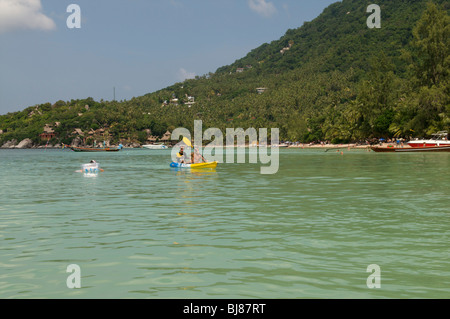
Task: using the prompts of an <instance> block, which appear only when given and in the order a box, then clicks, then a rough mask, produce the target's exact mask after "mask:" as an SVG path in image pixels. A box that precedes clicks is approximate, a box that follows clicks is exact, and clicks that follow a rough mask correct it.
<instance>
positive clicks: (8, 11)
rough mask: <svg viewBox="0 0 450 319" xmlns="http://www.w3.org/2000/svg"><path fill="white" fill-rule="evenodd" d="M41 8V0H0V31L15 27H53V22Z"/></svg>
mask: <svg viewBox="0 0 450 319" xmlns="http://www.w3.org/2000/svg"><path fill="white" fill-rule="evenodd" d="M41 10H42V5H41V0H0V33H2V32H8V31H12V30H17V29H40V30H52V29H55V28H56V25H55V22H53V20H52V19H50V18H49V17H47V16H46V15H44V14H43V13H42V12H41Z"/></svg>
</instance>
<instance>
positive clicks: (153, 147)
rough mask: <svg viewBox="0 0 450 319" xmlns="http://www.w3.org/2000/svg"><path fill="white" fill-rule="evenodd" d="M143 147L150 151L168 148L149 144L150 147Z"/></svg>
mask: <svg viewBox="0 0 450 319" xmlns="http://www.w3.org/2000/svg"><path fill="white" fill-rule="evenodd" d="M142 147H144V148H146V149H149V150H164V149H166V148H168V147H167V146H166V145H162V144H160V145H153V144H149V145H142Z"/></svg>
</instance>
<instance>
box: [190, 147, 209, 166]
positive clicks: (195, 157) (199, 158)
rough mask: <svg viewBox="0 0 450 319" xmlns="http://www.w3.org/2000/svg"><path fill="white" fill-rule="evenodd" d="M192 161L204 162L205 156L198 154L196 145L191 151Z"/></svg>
mask: <svg viewBox="0 0 450 319" xmlns="http://www.w3.org/2000/svg"><path fill="white" fill-rule="evenodd" d="M191 162H192V163H206V160H205V158H204V157H203V156H202V154H200V151H199V150H198V147H196V148H195V149H194V153H192V160H191Z"/></svg>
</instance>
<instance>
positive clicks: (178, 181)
mask: <svg viewBox="0 0 450 319" xmlns="http://www.w3.org/2000/svg"><path fill="white" fill-rule="evenodd" d="M91 159H96V160H97V161H98V162H100V164H101V167H102V168H103V169H104V170H105V171H104V172H103V173H100V174H99V176H98V177H93V178H92V177H85V176H83V174H80V173H76V172H75V170H78V169H80V165H81V164H83V163H87V162H89V160H91ZM169 161H170V150H169V151H167V150H156V151H155V150H123V151H121V152H118V153H103V154H92V153H75V152H71V151H68V150H0V298H449V297H450V258H449V257H450V250H449V230H450V201H449V196H450V193H449V187H448V184H449V180H450V179H449V168H450V154H444V153H442V154H409V153H405V154H377V153H373V152H367V151H356V150H355V151H347V150H345V151H344V155H340V154H339V153H336V152H334V151H330V152H324V151H323V150H301V149H299V150H291V149H285V150H280V169H279V171H278V173H277V174H275V175H261V174H260V167H261V165H260V164H220V165H219V166H218V167H217V169H216V170H215V171H188V170H185V171H180V170H178V171H177V170H173V169H170V168H169V165H168V164H169ZM70 264H77V265H79V266H80V268H81V285H82V288H81V289H68V288H67V285H66V279H67V277H68V276H69V275H70V273H67V272H66V268H67V266H68V265H70ZM371 264H377V265H379V266H380V268H381V288H380V289H369V288H368V287H367V284H366V281H367V278H368V276H369V275H370V273H368V272H367V267H368V266H369V265H371Z"/></svg>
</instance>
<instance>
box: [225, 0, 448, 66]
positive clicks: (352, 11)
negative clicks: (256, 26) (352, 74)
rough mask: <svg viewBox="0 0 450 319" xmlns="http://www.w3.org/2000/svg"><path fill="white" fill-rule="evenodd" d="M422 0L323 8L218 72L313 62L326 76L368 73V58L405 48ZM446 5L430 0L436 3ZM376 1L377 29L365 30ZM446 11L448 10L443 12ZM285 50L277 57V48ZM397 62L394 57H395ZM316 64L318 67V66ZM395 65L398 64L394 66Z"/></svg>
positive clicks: (351, 1)
mask: <svg viewBox="0 0 450 319" xmlns="http://www.w3.org/2000/svg"><path fill="white" fill-rule="evenodd" d="M426 2H427V1H421V0H416V1H404V0H379V1H361V0H344V1H343V2H336V3H334V4H332V5H330V6H329V7H328V8H326V9H325V10H324V11H323V13H322V14H321V15H320V16H319V17H317V18H316V19H315V20H313V21H312V22H305V23H304V24H303V26H302V27H300V28H298V29H290V30H288V31H287V32H286V34H285V35H284V36H283V37H281V38H280V39H279V40H277V41H273V42H272V43H270V44H267V43H266V44H264V45H262V46H260V47H258V48H256V49H254V50H252V51H251V52H250V53H249V54H248V55H247V56H246V57H244V58H242V59H240V60H237V61H236V62H235V63H233V64H232V65H230V66H225V67H222V68H219V69H218V70H217V73H224V72H233V71H235V70H236V68H243V67H245V66H246V65H252V66H259V67H260V70H261V71H263V72H269V73H280V72H284V71H286V70H292V69H296V68H301V67H303V66H305V65H307V64H308V63H311V62H312V63H314V65H315V67H316V68H317V70H320V71H323V72H330V71H334V70H340V71H346V70H348V69H349V68H351V67H353V68H355V69H363V70H368V64H369V61H370V57H372V56H373V55H374V53H377V52H380V51H383V52H385V53H386V54H387V55H388V56H390V57H392V58H398V57H399V55H400V50H399V49H401V48H405V47H407V46H408V45H409V43H410V41H411V40H412V38H413V34H412V29H413V27H414V25H415V23H416V22H417V21H418V20H419V18H420V16H421V15H422V13H423V11H424V9H425V7H426ZM444 2H445V3H447V6H448V1H435V3H444ZM372 3H376V4H377V5H379V6H380V9H381V18H382V21H381V29H375V30H374V29H370V28H368V27H367V19H368V17H369V16H370V13H367V8H368V6H369V5H370V4H372ZM447 9H448V8H447ZM289 45H291V47H290V49H289V50H286V52H285V53H284V54H280V50H282V48H287V47H289ZM395 61H396V62H397V63H400V61H398V59H395ZM319 62H320V63H319ZM399 66H400V65H399Z"/></svg>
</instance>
